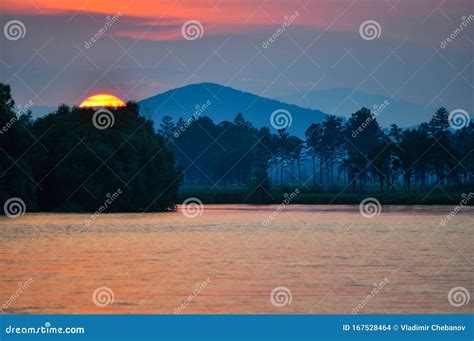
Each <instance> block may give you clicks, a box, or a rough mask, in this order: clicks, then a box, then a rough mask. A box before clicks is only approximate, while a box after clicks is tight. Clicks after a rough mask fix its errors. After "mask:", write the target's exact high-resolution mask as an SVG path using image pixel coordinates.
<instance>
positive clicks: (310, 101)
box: [278, 88, 437, 128]
mask: <svg viewBox="0 0 474 341" xmlns="http://www.w3.org/2000/svg"><path fill="white" fill-rule="evenodd" d="M278 99H279V100H281V101H285V102H287V103H293V104H296V105H299V106H302V107H308V108H318V109H319V110H322V111H324V112H326V113H328V114H331V115H337V116H343V117H346V118H348V117H349V116H350V115H351V114H352V113H354V112H356V111H357V110H359V109H360V108H361V107H366V108H369V109H371V110H372V112H374V110H375V108H379V107H380V106H382V104H385V105H384V106H383V107H384V108H383V110H380V112H378V113H377V121H378V122H379V124H380V125H381V126H382V127H385V128H387V127H389V126H390V125H391V124H393V123H396V124H397V125H398V126H400V127H404V128H406V127H413V126H417V125H419V124H420V123H422V122H427V121H429V120H430V119H431V117H432V116H433V114H434V113H435V111H436V109H437V108H431V107H427V108H424V107H422V106H420V105H417V104H415V103H410V102H407V101H403V100H400V99H396V98H391V97H390V96H382V95H373V94H367V93H364V92H361V91H355V90H352V89H347V88H335V89H329V90H318V91H310V92H309V93H307V94H306V95H305V96H304V97H303V96H301V95H300V94H292V95H288V96H281V97H278Z"/></svg>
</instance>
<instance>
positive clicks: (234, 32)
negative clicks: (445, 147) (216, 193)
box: [0, 0, 474, 112]
mask: <svg viewBox="0 0 474 341" xmlns="http://www.w3.org/2000/svg"><path fill="white" fill-rule="evenodd" d="M0 6H2V8H1V10H2V22H1V23H2V27H3V26H4V25H5V24H6V23H7V22H8V21H10V20H20V21H21V22H22V23H23V24H24V25H25V28H26V34H25V37H24V38H22V39H18V40H8V39H6V38H5V36H4V35H3V36H2V39H1V51H0V68H1V77H2V82H7V83H9V84H11V86H12V90H13V95H14V97H15V99H16V100H17V102H18V103H19V104H22V103H27V102H28V101H30V100H32V101H33V102H34V104H35V105H36V106H57V105H58V104H60V103H67V104H79V103H80V102H82V101H83V100H84V99H85V98H87V97H89V96H91V95H93V94H96V93H111V94H113V95H116V96H118V97H120V98H122V99H124V100H129V99H133V100H140V99H143V98H146V97H149V96H152V95H155V94H157V93H159V92H163V91H165V90H168V89H171V88H175V87H179V86H182V85H185V84H189V83H198V82H207V81H208V82H216V83H221V84H224V85H228V86H232V87H235V88H238V89H242V90H246V91H250V92H254V93H257V94H261V95H263V96H266V97H271V98H276V97H278V96H284V95H288V94H294V93H299V94H301V96H304V94H306V93H307V92H308V91H316V90H325V89H331V88H350V89H357V90H358V91H363V92H367V93H372V94H380V95H384V96H394V97H396V98H399V99H403V100H406V101H411V102H414V103H417V104H420V105H423V106H429V107H436V106H440V105H445V106H447V107H449V108H451V109H454V108H465V109H466V110H468V111H471V112H472V109H473V108H472V105H473V104H472V100H471V98H472V89H473V65H472V57H473V53H472V51H473V45H472V44H473V41H474V32H473V31H474V29H473V27H474V23H473V22H471V23H469V24H468V25H467V27H465V29H464V30H463V32H462V33H461V34H459V35H457V36H456V38H455V39H454V40H453V41H452V42H451V43H449V44H448V45H447V46H446V47H445V48H441V47H440V44H441V43H442V42H443V41H444V40H445V39H446V38H447V37H449V36H450V35H451V34H452V33H453V32H454V30H455V29H456V28H458V27H459V25H460V24H461V22H462V21H463V17H469V15H471V14H473V12H474V11H473V6H472V2H470V1H468V0H466V1H457V0H456V1H449V2H448V1H446V2H445V1H443V0H436V1H431V0H425V1H418V2H417V3H416V4H414V3H413V1H409V0H400V1H397V0H386V1H368V0H358V1H346V0H337V1H330V0H312V1H311V0H309V1H308V0H295V1H288V0H272V1H265V0H263V1H258V0H238V1H237V0H209V1H208V0H204V1H198V0H186V1H173V0H163V1H152V0H142V1H133V0H122V1H113V2H112V1H87V0H85V1H77V0H48V1H45V0H32V1H18V0H9V1H8V2H7V3H6V2H3V3H2V5H0ZM296 12H298V14H299V15H298V16H297V17H296V19H295V20H294V22H292V23H291V24H290V25H289V27H288V28H287V29H286V30H285V32H284V33H283V34H281V36H279V37H278V38H277V39H276V41H275V42H273V43H271V44H270V45H269V46H268V47H267V48H264V47H263V45H262V44H263V42H264V41H267V40H268V39H269V38H270V36H271V35H272V34H274V33H275V32H276V30H277V29H278V28H279V27H281V25H282V24H283V22H285V20H286V19H288V17H290V16H291V15H294V14H295V13H296ZM118 13H119V14H120V17H119V18H118V19H117V20H116V21H115V22H114V23H113V24H112V25H111V26H110V28H108V30H107V32H106V33H105V34H104V35H103V36H101V38H100V39H99V40H98V41H97V42H94V43H92V44H90V46H89V47H86V45H87V44H86V42H88V41H90V39H91V38H92V37H93V36H94V35H95V34H96V33H97V32H98V31H99V29H101V28H102V27H103V26H104V25H105V24H106V22H107V20H110V18H111V17H113V16H114V15H117V14H118ZM285 18H286V19H285ZM190 20H197V21H199V22H200V23H201V24H202V27H203V30H204V31H203V36H202V37H201V38H200V39H196V40H186V39H184V38H183V35H182V31H181V28H182V25H183V24H184V23H185V22H187V21H190ZM366 20H376V21H377V22H378V23H379V24H380V27H381V34H380V38H379V39H375V40H370V41H368V40H364V39H362V38H361V37H360V35H359V26H360V25H361V23H362V22H364V21H366Z"/></svg>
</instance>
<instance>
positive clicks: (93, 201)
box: [0, 84, 181, 213]
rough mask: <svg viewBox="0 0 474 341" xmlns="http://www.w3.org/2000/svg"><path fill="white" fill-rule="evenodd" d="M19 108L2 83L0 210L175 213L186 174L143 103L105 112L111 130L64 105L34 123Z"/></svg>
mask: <svg viewBox="0 0 474 341" xmlns="http://www.w3.org/2000/svg"><path fill="white" fill-rule="evenodd" d="M14 108H15V101H14V100H13V98H12V96H11V93H10V87H9V86H8V85H4V84H0V129H1V131H0V153H1V154H2V155H1V158H0V203H1V204H2V207H3V205H4V203H5V202H6V201H7V200H9V199H10V198H19V199H21V200H22V201H23V202H24V204H25V206H26V210H27V211H35V210H41V211H63V212H64V211H67V212H75V211H77V212H81V211H90V212H94V211H99V212H100V208H101V207H106V210H107V212H123V211H162V210H167V209H172V208H174V205H175V204H176V201H177V192H178V188H179V185H180V181H181V172H180V170H179V169H178V168H177V167H176V165H175V159H174V156H173V153H172V152H171V151H169V150H168V149H167V148H165V146H164V141H163V137H162V136H161V135H159V134H158V133H157V132H156V130H155V128H154V127H153V123H152V122H151V121H150V120H147V119H146V118H144V117H142V116H141V115H139V107H138V105H137V104H134V103H127V106H126V107H122V108H117V109H112V108H109V109H108V113H107V112H104V113H101V114H105V115H108V114H109V113H110V114H111V115H112V116H110V117H108V119H110V120H111V121H109V122H108V123H109V126H108V127H107V129H103V128H104V127H103V126H102V127H101V126H100V122H99V121H98V124H99V125H98V124H96V125H94V124H93V123H94V120H101V119H106V118H105V117H103V118H99V117H94V114H95V113H96V111H95V110H94V109H92V108H77V107H73V108H70V107H67V106H65V105H62V106H60V107H59V108H58V109H57V110H56V111H55V112H54V113H51V114H49V115H46V116H44V117H41V118H38V119H36V120H33V119H32V115H31V112H26V113H22V114H21V115H19V114H17V113H16V112H15V110H14ZM98 127H99V128H98ZM109 203H110V205H109ZM1 213H5V212H4V210H1Z"/></svg>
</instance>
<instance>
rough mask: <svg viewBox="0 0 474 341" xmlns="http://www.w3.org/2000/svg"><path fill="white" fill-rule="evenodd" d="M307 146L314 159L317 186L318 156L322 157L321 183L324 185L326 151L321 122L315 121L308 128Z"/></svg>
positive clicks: (314, 183)
mask: <svg viewBox="0 0 474 341" xmlns="http://www.w3.org/2000/svg"><path fill="white" fill-rule="evenodd" d="M305 136H306V148H307V150H308V153H309V155H310V157H311V159H312V164H313V186H314V187H316V158H317V157H318V156H319V157H320V169H319V172H320V173H319V174H320V179H319V181H320V185H321V186H322V185H323V175H322V174H323V173H322V164H323V155H324V152H323V150H322V149H321V148H322V139H323V129H322V127H321V124H320V123H313V124H311V125H310V126H309V128H308V129H306V132H305Z"/></svg>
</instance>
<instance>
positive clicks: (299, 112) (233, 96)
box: [138, 83, 326, 136]
mask: <svg viewBox="0 0 474 341" xmlns="http://www.w3.org/2000/svg"><path fill="white" fill-rule="evenodd" d="M208 101H209V102H210V104H209V105H208V106H207V109H206V110H205V111H204V112H203V113H202V116H209V117H210V118H211V119H212V120H214V122H217V123H219V122H222V121H232V120H234V118H235V117H236V116H237V114H238V113H242V115H243V116H244V118H245V119H246V120H247V121H249V122H251V123H252V124H253V125H254V126H256V127H258V128H260V127H264V126H265V127H269V128H270V129H272V130H274V129H273V128H272V125H271V123H270V117H271V115H272V113H273V112H275V111H276V110H285V111H288V112H289V113H290V114H291V119H292V123H291V126H289V127H288V129H287V130H288V132H289V133H292V134H295V135H298V136H304V132H305V131H306V129H307V128H308V127H309V126H310V124H311V123H317V122H321V121H323V120H324V119H325V118H326V114H325V113H323V112H322V111H320V110H316V109H308V108H302V107H299V106H297V105H294V104H288V103H283V102H280V101H278V100H274V99H269V98H265V97H261V96H258V95H255V94H252V93H249V92H244V91H240V90H236V89H233V88H231V87H227V86H223V85H220V84H216V83H198V84H190V85H186V86H183V87H180V88H176V89H172V90H169V91H166V92H164V93H161V94H158V95H156V96H153V97H150V98H147V99H144V100H142V101H139V102H138V103H139V105H140V113H141V114H142V115H144V116H146V117H149V118H151V119H152V120H153V121H154V122H156V123H157V124H158V123H159V122H160V120H161V118H162V117H163V116H165V115H168V116H171V117H172V118H173V119H174V120H175V122H176V121H177V120H178V119H179V118H180V117H181V118H183V119H184V120H187V119H188V118H190V117H191V115H193V113H194V112H195V110H196V106H197V107H200V106H202V105H203V104H205V103H209V102H208Z"/></svg>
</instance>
